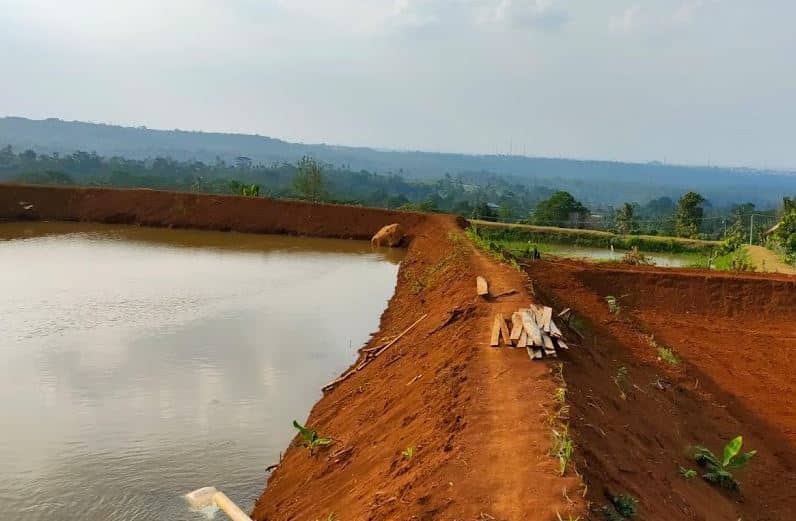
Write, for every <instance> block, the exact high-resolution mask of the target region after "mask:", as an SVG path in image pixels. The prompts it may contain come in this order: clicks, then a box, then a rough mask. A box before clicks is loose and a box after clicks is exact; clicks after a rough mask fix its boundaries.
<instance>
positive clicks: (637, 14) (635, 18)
mask: <svg viewBox="0 0 796 521" xmlns="http://www.w3.org/2000/svg"><path fill="white" fill-rule="evenodd" d="M644 21H645V15H644V13H643V12H642V10H641V5H639V4H633V5H631V6H629V7H628V8H626V9H625V10H624V11H623V12H622V14H621V15H618V16H612V17H611V20H610V26H611V30H612V31H614V32H620V33H629V32H631V31H634V30H636V29H638V28H639V26H641V25H642V24H643V23H644Z"/></svg>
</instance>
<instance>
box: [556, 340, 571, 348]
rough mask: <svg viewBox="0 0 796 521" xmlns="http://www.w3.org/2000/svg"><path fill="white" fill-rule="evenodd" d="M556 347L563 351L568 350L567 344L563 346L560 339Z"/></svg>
mask: <svg viewBox="0 0 796 521" xmlns="http://www.w3.org/2000/svg"><path fill="white" fill-rule="evenodd" d="M558 347H560V348H561V349H564V350H567V349H569V346H568V345H567V344H565V343H564V341H563V340H561V339H559V340H558Z"/></svg>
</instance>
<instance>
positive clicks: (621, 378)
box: [614, 366, 628, 400]
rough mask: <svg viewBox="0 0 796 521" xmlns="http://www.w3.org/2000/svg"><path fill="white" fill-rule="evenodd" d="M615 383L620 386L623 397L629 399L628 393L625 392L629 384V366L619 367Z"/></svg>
mask: <svg viewBox="0 0 796 521" xmlns="http://www.w3.org/2000/svg"><path fill="white" fill-rule="evenodd" d="M614 383H615V384H616V386H617V387H619V396H620V397H621V398H622V399H623V400H626V399H627V393H625V387H626V386H627V385H628V381H627V367H625V366H621V367H619V369H617V370H616V376H614Z"/></svg>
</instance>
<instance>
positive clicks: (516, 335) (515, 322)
mask: <svg viewBox="0 0 796 521" xmlns="http://www.w3.org/2000/svg"><path fill="white" fill-rule="evenodd" d="M521 334H522V316H521V315H520V314H519V313H512V314H511V335H510V336H511V341H512V342H513V343H514V344H516V343H517V341H518V340H519V339H520V335H521Z"/></svg>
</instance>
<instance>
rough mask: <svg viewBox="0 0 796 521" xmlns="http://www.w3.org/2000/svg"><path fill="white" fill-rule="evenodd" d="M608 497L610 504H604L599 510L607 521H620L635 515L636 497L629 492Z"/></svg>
mask: <svg viewBox="0 0 796 521" xmlns="http://www.w3.org/2000/svg"><path fill="white" fill-rule="evenodd" d="M610 499H611V504H610V505H605V506H603V507H602V508H601V509H600V512H601V513H602V514H603V516H604V517H605V519H607V520H608V521H622V520H624V519H632V518H634V517H635V516H636V511H637V507H638V499H636V498H635V497H633V496H631V495H630V494H619V495H618V496H613V497H611V498H610Z"/></svg>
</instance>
